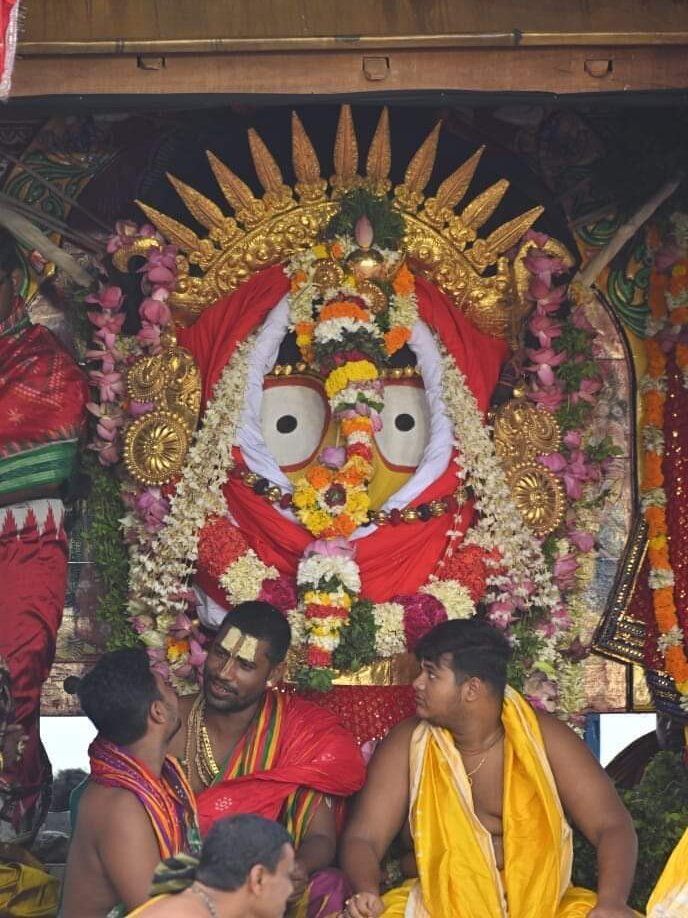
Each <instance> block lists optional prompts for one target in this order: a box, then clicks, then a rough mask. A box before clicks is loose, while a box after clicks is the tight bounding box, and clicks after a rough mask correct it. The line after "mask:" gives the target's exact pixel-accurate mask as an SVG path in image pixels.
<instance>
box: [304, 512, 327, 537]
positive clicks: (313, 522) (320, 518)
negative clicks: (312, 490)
mask: <svg viewBox="0 0 688 918" xmlns="http://www.w3.org/2000/svg"><path fill="white" fill-rule="evenodd" d="M299 519H300V520H301V522H302V523H303V525H304V526H305V527H306V529H307V530H308V531H309V532H312V533H313V535H320V533H321V532H324V531H325V530H326V529H327V528H328V526H329V525H330V523H331V522H332V520H331V518H330V515H329V513H325V511H324V510H303V511H302V512H301V513H299Z"/></svg>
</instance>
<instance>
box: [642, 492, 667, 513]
mask: <svg viewBox="0 0 688 918" xmlns="http://www.w3.org/2000/svg"><path fill="white" fill-rule="evenodd" d="M640 506H641V508H642V510H643V513H645V512H646V511H647V510H648V509H649V508H650V507H666V494H665V493H664V488H649V489H648V490H647V491H645V493H644V494H641V496H640Z"/></svg>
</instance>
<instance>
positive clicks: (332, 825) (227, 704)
mask: <svg viewBox="0 0 688 918" xmlns="http://www.w3.org/2000/svg"><path fill="white" fill-rule="evenodd" d="M290 641H291V631H290V628H289V623H288V622H287V620H286V618H285V617H284V616H283V615H282V614H281V613H280V612H279V611H278V610H277V609H275V608H274V607H273V606H271V605H269V604H268V603H265V602H245V603H240V604H239V605H237V606H235V607H234V609H233V610H232V611H231V612H230V613H228V615H227V617H226V618H225V620H224V621H223V623H222V627H221V628H220V630H219V631H218V633H217V635H216V636H215V639H214V640H213V642H212V644H211V645H210V647H209V650H208V657H207V659H206V662H205V667H204V671H203V687H202V689H201V691H200V692H199V694H198V695H196V696H191V697H190V698H186V699H183V700H182V710H181V714H182V729H181V730H180V731H179V734H178V736H177V737H175V740H174V743H173V746H172V749H171V751H172V753H173V754H174V755H177V756H178V757H179V758H180V759H181V760H183V762H184V766H185V768H186V771H187V774H188V777H189V780H190V782H191V786H192V788H193V790H194V792H195V793H196V798H197V803H198V810H199V818H200V822H201V831H202V832H203V833H205V832H207V831H208V829H209V828H210V827H211V825H212V824H213V823H214V822H215V821H216V820H218V819H221V818H222V817H224V816H231V815H234V814H237V813H255V814H257V815H260V816H264V817H265V818H267V819H274V820H277V821H278V822H281V823H282V824H283V825H284V826H285V828H286V829H287V830H288V831H289V832H290V834H291V836H292V838H293V839H294V844H295V848H296V864H295V870H294V874H293V878H294V887H295V888H294V893H293V894H292V897H291V899H290V912H289V914H293V915H298V916H299V918H301V916H305V918H311V916H316V915H317V916H327V915H336V914H337V913H338V912H339V911H340V909H341V908H342V907H343V902H344V900H345V898H346V894H347V889H346V888H345V881H344V879H343V877H342V875H341V874H339V873H338V872H337V871H335V870H330V869H327V868H329V867H330V865H331V864H332V863H333V862H334V858H335V851H336V844H337V829H338V827H339V825H340V823H341V819H342V816H343V804H344V800H345V798H346V797H348V796H349V795H351V794H353V793H355V792H356V791H358V790H359V789H360V788H361V787H362V785H363V782H364V779H365V769H364V764H363V760H362V758H361V754H360V751H359V749H358V746H357V744H356V741H355V740H354V737H353V736H352V735H351V734H350V733H349V732H348V731H347V730H345V729H344V728H343V727H342V726H341V725H340V723H339V722H338V720H337V718H336V717H335V716H334V715H333V714H331V713H330V712H328V711H325V710H324V709H323V708H321V707H319V706H318V705H316V704H313V703H312V702H308V701H304V700H303V699H300V698H297V697H296V696H295V695H293V694H291V693H289V692H285V691H281V690H280V689H279V685H280V682H281V680H282V678H283V676H284V671H285V665H286V664H285V657H286V655H287V651H288V649H289V644H290Z"/></svg>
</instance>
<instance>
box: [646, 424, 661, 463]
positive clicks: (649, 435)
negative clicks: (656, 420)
mask: <svg viewBox="0 0 688 918" xmlns="http://www.w3.org/2000/svg"><path fill="white" fill-rule="evenodd" d="M643 446H644V447H645V449H646V450H652V451H653V452H655V453H657V454H658V455H660V456H662V455H664V432H663V431H662V430H660V429H659V427H656V426H655V425H654V424H646V425H645V427H644V428H643Z"/></svg>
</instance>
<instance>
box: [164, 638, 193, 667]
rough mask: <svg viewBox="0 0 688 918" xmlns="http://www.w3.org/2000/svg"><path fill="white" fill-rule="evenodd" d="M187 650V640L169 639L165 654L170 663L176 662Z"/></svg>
mask: <svg viewBox="0 0 688 918" xmlns="http://www.w3.org/2000/svg"><path fill="white" fill-rule="evenodd" d="M188 652H189V642H188V641H170V642H169V644H168V645H167V652H166V656H167V659H168V661H169V662H170V663H176V662H177V660H180V659H181V658H182V657H184V656H186V654H187V653H188Z"/></svg>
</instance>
